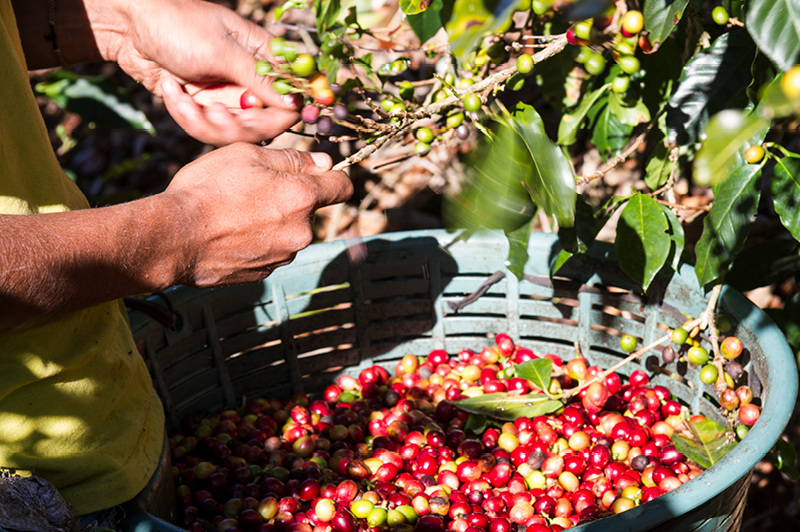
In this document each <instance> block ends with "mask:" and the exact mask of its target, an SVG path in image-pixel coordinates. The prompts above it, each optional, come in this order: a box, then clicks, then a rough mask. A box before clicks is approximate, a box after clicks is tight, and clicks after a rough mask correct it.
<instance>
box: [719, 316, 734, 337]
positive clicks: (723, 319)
mask: <svg viewBox="0 0 800 532" xmlns="http://www.w3.org/2000/svg"><path fill="white" fill-rule="evenodd" d="M732 328H733V323H732V322H731V319H730V318H729V317H728V316H727V315H725V314H719V315H718V316H717V331H719V332H720V333H722V334H725V333H727V332H729V331H730V330H731V329H732Z"/></svg>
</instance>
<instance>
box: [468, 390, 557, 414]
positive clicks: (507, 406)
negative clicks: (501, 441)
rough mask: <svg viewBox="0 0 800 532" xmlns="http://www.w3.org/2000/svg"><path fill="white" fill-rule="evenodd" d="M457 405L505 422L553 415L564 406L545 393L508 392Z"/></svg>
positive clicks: (481, 396) (484, 396)
mask: <svg viewBox="0 0 800 532" xmlns="http://www.w3.org/2000/svg"><path fill="white" fill-rule="evenodd" d="M455 405H456V406H457V407H458V408H460V409H461V410H464V411H466V412H469V413H470V414H478V415H481V416H486V417H489V418H494V419H502V420H504V421H514V420H515V419H517V418H518V417H527V418H533V417H536V416H543V415H546V414H551V413H553V412H555V411H556V410H558V409H559V408H561V407H563V406H564V403H562V402H561V401H558V400H555V399H550V397H548V396H547V395H545V394H543V393H533V394H528V395H513V394H510V393H507V392H500V393H487V394H484V395H479V396H477V397H470V398H469V399H462V400H461V401H456V402H455Z"/></svg>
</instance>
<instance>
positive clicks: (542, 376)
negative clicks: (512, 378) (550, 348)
mask: <svg viewBox="0 0 800 532" xmlns="http://www.w3.org/2000/svg"><path fill="white" fill-rule="evenodd" d="M516 371H517V377H519V378H520V379H527V380H529V381H531V382H532V383H533V384H534V386H536V387H537V388H539V389H540V390H545V391H547V390H548V389H549V388H550V381H551V380H552V379H553V361H552V360H550V359H549V358H537V359H535V360H527V361H525V362H523V363H521V364H517V367H516Z"/></svg>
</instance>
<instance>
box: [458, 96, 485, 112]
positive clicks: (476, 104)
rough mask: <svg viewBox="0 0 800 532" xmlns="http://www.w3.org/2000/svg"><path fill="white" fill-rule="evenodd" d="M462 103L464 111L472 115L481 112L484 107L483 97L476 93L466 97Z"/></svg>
mask: <svg viewBox="0 0 800 532" xmlns="http://www.w3.org/2000/svg"><path fill="white" fill-rule="evenodd" d="M462 103H463V104H464V109H466V110H467V111H469V112H471V113H477V112H478V111H480V110H481V105H483V102H482V101H481V97H480V96H478V95H477V94H475V93H474V92H473V93H470V94H467V95H466V96H464V98H463V100H462Z"/></svg>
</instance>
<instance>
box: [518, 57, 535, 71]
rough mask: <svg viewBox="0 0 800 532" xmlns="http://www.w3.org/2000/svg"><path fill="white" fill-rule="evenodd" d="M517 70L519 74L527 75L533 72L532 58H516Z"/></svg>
mask: <svg viewBox="0 0 800 532" xmlns="http://www.w3.org/2000/svg"><path fill="white" fill-rule="evenodd" d="M517 70H519V72H520V73H521V74H529V73H530V72H531V71H532V70H533V57H531V56H530V55H528V54H521V55H520V56H519V57H517Z"/></svg>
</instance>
